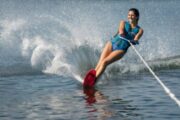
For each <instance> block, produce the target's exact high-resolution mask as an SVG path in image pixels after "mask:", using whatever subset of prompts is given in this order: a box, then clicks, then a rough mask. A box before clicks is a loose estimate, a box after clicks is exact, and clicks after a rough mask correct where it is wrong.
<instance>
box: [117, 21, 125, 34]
mask: <svg viewBox="0 0 180 120" xmlns="http://www.w3.org/2000/svg"><path fill="white" fill-rule="evenodd" d="M124 28H125V21H123V20H122V21H120V24H119V29H118V33H119V34H120V35H121V36H124Z"/></svg>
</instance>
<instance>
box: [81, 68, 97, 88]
mask: <svg viewBox="0 0 180 120" xmlns="http://www.w3.org/2000/svg"><path fill="white" fill-rule="evenodd" d="M95 83H96V70H94V69H92V70H89V71H88V72H87V74H86V77H85V78H84V82H83V86H84V87H94V85H95Z"/></svg>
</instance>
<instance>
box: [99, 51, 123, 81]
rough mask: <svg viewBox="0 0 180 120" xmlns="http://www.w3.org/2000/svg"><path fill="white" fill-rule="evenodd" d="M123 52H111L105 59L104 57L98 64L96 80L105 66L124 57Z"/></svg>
mask: <svg viewBox="0 0 180 120" xmlns="http://www.w3.org/2000/svg"><path fill="white" fill-rule="evenodd" d="M124 53H125V51H123V50H116V51H113V52H111V53H110V54H109V55H108V56H107V57H105V58H104V59H103V60H102V61H101V62H100V64H99V67H98V69H97V70H96V78H98V77H99V76H100V75H101V74H102V73H103V72H104V70H105V69H106V66H107V65H109V64H111V63H113V62H115V61H117V60H119V59H121V58H122V57H123V55H124Z"/></svg>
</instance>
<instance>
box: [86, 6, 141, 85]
mask: <svg viewBox="0 0 180 120" xmlns="http://www.w3.org/2000/svg"><path fill="white" fill-rule="evenodd" d="M127 18H128V22H127V21H120V25H119V29H118V32H117V34H116V35H115V36H114V37H113V38H112V39H111V41H108V42H107V43H106V45H105V47H104V49H103V51H102V53H101V56H100V59H99V62H98V64H97V66H96V68H95V70H94V71H93V72H92V73H93V74H91V75H90V77H89V76H87V77H86V78H87V79H88V80H87V81H86V78H85V80H84V81H85V84H87V85H88V82H91V83H93V82H92V81H96V79H98V78H99V77H100V76H101V74H102V73H103V72H104V70H105V69H106V67H107V66H108V65H109V64H111V63H113V62H115V61H117V60H120V59H121V58H122V57H123V56H124V54H125V53H126V52H127V50H128V48H129V47H130V44H129V42H128V41H126V40H124V39H123V38H126V39H128V40H129V41H130V42H131V43H132V44H134V45H135V44H138V40H139V39H140V37H141V36H142V35H143V29H142V28H141V27H139V26H138V20H139V11H138V10H137V9H136V8H131V9H129V11H128V16H127ZM88 77H89V78H88ZM94 84H95V82H94ZM92 85H93V84H92Z"/></svg>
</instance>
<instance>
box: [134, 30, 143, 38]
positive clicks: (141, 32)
mask: <svg viewBox="0 0 180 120" xmlns="http://www.w3.org/2000/svg"><path fill="white" fill-rule="evenodd" d="M142 35H143V29H142V28H140V29H139V32H138V33H137V35H136V36H135V37H134V41H138V40H139V39H140V38H141V36H142Z"/></svg>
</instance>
